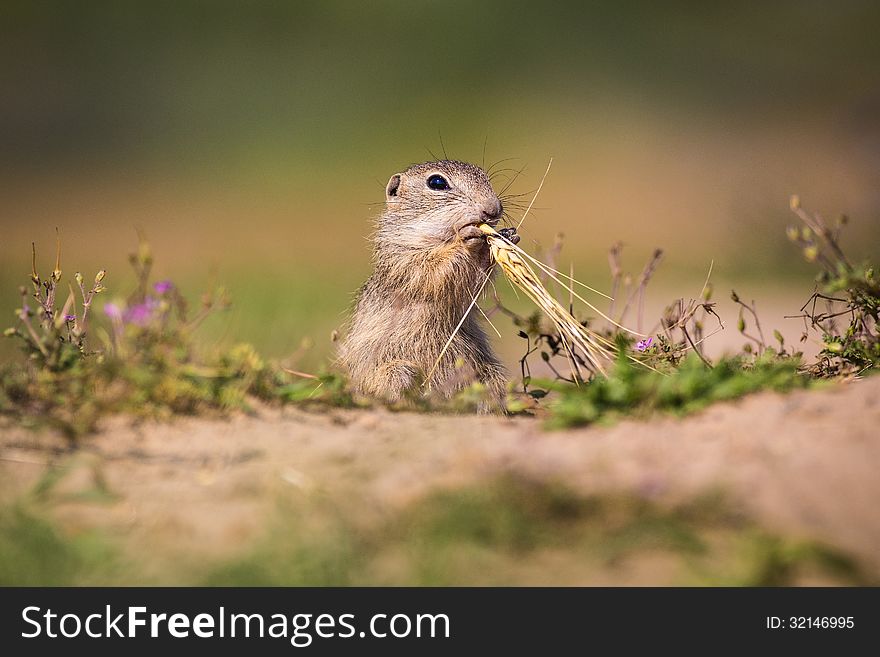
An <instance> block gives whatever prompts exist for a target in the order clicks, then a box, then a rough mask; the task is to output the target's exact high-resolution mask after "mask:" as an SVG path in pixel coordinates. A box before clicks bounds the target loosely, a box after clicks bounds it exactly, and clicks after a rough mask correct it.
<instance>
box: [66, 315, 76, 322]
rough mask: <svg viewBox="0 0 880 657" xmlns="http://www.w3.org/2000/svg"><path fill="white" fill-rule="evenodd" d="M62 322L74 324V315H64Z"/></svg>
mask: <svg viewBox="0 0 880 657" xmlns="http://www.w3.org/2000/svg"><path fill="white" fill-rule="evenodd" d="M64 321H65V322H75V321H76V315H65V316H64Z"/></svg>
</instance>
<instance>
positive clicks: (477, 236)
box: [340, 160, 506, 410]
mask: <svg viewBox="0 0 880 657" xmlns="http://www.w3.org/2000/svg"><path fill="white" fill-rule="evenodd" d="M433 174H439V175H441V176H443V177H444V178H446V180H447V181H448V182H449V185H450V187H451V189H449V190H445V191H437V190H432V189H430V188H429V187H428V186H427V184H426V181H427V179H428V178H429V177H430V176H431V175H433ZM501 212H502V208H501V203H500V202H499V200H498V197H497V196H496V195H495V192H494V191H493V190H492V186H491V184H490V183H489V179H488V177H487V176H486V173H485V172H484V171H483V170H482V169H480V168H479V167H476V166H473V165H471V164H466V163H464V162H457V161H453V160H442V161H439V162H427V163H424V164H417V165H415V166H412V167H410V168H409V169H407V170H406V171H404V172H402V173H399V174H395V175H394V176H392V177H391V180H390V181H389V183H388V187H387V188H386V199H385V210H384V212H382V214H381V215H380V216H379V219H378V221H377V226H376V233H375V236H374V243H375V250H374V257H373V265H374V271H373V274H372V276H370V278H369V279H368V280H367V282H366V283H365V284H364V286H363V287H362V288H361V290H360V294H359V297H358V301H357V307H356V310H355V313H354V317H353V319H352V322H351V329H350V332H349V335H348V337H347V339H346V340H345V341H344V343H343V344H342V347H341V350H340V357H341V361H342V362H343V363H344V364H345V365H346V366H347V367H348V370H349V373H350V375H351V380H352V383H353V384H354V386H355V387H356V389H357V390H359V391H360V392H362V393H365V394H368V395H372V396H375V397H380V398H383V399H386V400H389V401H397V400H399V399H401V397H403V396H404V395H405V394H407V393H408V392H417V391H418V389H419V387H420V386H421V385H422V383H423V382H424V380H425V377H426V375H427V374H428V372H429V371H430V370H431V368H432V367H433V366H434V363H435V362H436V360H437V357H438V356H439V354H440V351H441V350H442V349H443V345H444V344H446V341H447V340H448V339H449V336H450V335H452V332H453V331H454V330H455V327H456V325H457V324H458V323H459V321H460V320H461V318H462V316H463V315H464V313H465V312H466V311H467V309H468V306H469V305H470V303H471V300H472V299H473V296H474V294H475V292H476V290H477V289H478V288H479V286H480V285H481V284H482V282H483V281H484V279H485V278H486V274H487V272H488V271H489V266H490V258H489V248H488V244H487V242H486V240H485V237H484V236H483V235H482V234H481V233H480V231H479V229H477V228H476V224H478V223H481V222H485V221H488V222H489V223H493V224H494V223H496V222H497V221H498V220H499V219H500V217H501ZM478 312H479V311H477V310H476V309H472V311H471V313H470V314H469V315H468V317H467V319H465V321H464V323H463V324H462V325H461V328H460V329H459V331H458V333H457V334H456V336H455V338H454V339H453V341H452V343H451V344H450V345H449V348H448V349H447V350H446V353H445V354H444V355H443V358H442V359H441V361H440V363H439V364H438V365H437V368H436V369H435V370H434V373H433V374H432V375H431V380H430V382H429V385H427V386H425V389H428V388H429V389H430V390H432V391H436V392H439V393H440V394H441V395H442V396H444V397H449V396H451V395H452V394H454V393H455V392H456V391H457V390H460V389H461V388H463V387H465V386H467V385H468V384H470V383H471V382H473V381H475V380H476V381H480V382H482V383H484V384H485V385H486V387H487V389H488V391H489V394H490V397H491V400H492V405H494V406H497V407H498V408H499V409H503V407H504V406H503V399H504V395H505V389H506V378H505V372H504V368H503V366H502V365H501V364H500V363H499V361H498V359H497V358H496V357H495V355H494V354H493V353H492V349H491V347H490V345H489V340H488V338H487V337H486V334H485V332H484V331H483V328H482V327H481V326H480V323H479V321H478V319H477V315H478ZM483 410H488V409H483Z"/></svg>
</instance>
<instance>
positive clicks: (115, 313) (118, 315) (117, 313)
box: [104, 303, 122, 319]
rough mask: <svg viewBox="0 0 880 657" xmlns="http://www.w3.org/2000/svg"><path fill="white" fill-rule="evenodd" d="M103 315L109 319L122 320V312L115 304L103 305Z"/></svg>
mask: <svg viewBox="0 0 880 657" xmlns="http://www.w3.org/2000/svg"><path fill="white" fill-rule="evenodd" d="M104 314H105V315H107V317H109V318H110V319H122V310H121V309H120V308H119V306H117V305H116V304H115V303H105V304H104Z"/></svg>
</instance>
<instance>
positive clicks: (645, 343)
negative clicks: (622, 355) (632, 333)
mask: <svg viewBox="0 0 880 657" xmlns="http://www.w3.org/2000/svg"><path fill="white" fill-rule="evenodd" d="M653 343H654V338H653V337H651V338H648V339H647V340H639V341H638V342H637V343H636V350H638V351H647V350H648V349H650V348H651V345H652V344H653Z"/></svg>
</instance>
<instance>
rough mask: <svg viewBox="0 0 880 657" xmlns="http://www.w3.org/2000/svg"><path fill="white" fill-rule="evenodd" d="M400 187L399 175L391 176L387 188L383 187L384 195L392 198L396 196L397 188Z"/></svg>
mask: <svg viewBox="0 0 880 657" xmlns="http://www.w3.org/2000/svg"><path fill="white" fill-rule="evenodd" d="M398 187H400V174H399V173H395V174H394V175H393V176H391V179H390V180H389V181H388V186H387V187H385V194H386V195H387V196H388V197H389V198H390V197H392V196H397V188H398Z"/></svg>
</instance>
